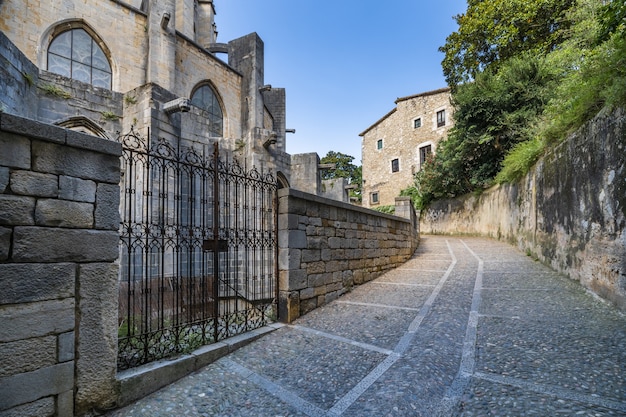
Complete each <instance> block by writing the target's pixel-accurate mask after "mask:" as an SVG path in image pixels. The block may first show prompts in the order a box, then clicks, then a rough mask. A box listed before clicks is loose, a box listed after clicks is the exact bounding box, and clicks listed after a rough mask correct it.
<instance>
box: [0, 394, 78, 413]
mask: <svg viewBox="0 0 626 417" xmlns="http://www.w3.org/2000/svg"><path fill="white" fill-rule="evenodd" d="M54 412H55V409H54V397H46V398H42V399H40V400H37V401H33V402H32V403H28V404H23V405H19V406H17V407H13V408H11V409H9V410H4V411H2V412H0V415H1V416H2V417H40V416H52V415H54ZM62 415H67V416H70V415H72V414H62Z"/></svg>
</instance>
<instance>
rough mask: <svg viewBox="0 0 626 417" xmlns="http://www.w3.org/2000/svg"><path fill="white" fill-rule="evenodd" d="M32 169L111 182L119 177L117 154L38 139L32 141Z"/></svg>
mask: <svg viewBox="0 0 626 417" xmlns="http://www.w3.org/2000/svg"><path fill="white" fill-rule="evenodd" d="M33 169H34V170H36V171H40V172H50V173H54V174H60V175H68V176H72V177H78V178H83V179H88V180H94V181H102V182H108V183H112V184H117V183H118V182H119V179H120V168H119V158H118V157H117V156H114V155H106V154H100V153H90V152H85V151H84V150H81V149H75V148H68V147H67V146H60V145H56V144H52V143H46V142H39V141H35V142H34V143H33Z"/></svg>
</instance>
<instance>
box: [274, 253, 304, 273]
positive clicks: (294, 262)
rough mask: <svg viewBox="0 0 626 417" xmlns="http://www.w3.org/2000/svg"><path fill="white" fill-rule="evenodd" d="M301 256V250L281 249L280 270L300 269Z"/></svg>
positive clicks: (279, 257) (279, 256) (279, 254)
mask: <svg viewBox="0 0 626 417" xmlns="http://www.w3.org/2000/svg"><path fill="white" fill-rule="evenodd" d="M301 256H302V255H301V251H300V250H299V249H280V250H279V251H278V269H283V270H284V269H288V270H291V269H300V265H301V262H300V259H301Z"/></svg>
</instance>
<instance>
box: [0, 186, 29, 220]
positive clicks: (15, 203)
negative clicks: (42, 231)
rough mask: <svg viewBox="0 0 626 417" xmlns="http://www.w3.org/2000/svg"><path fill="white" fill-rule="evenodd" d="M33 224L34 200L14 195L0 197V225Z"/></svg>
mask: <svg viewBox="0 0 626 417" xmlns="http://www.w3.org/2000/svg"><path fill="white" fill-rule="evenodd" d="M32 224H35V199H34V198H32V197H23V196H15V195H7V194H2V195H0V225H8V226H17V225H32Z"/></svg>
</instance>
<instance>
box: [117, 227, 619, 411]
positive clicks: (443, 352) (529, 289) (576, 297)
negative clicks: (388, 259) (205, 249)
mask: <svg viewBox="0 0 626 417" xmlns="http://www.w3.org/2000/svg"><path fill="white" fill-rule="evenodd" d="M559 415H563V416H626V317H625V316H624V315H623V314H621V313H619V312H618V311H616V310H615V309H614V308H612V307H611V306H609V305H607V304H606V303H605V302H603V301H601V300H599V299H598V298H596V297H594V296H592V295H591V294H589V293H588V292H586V291H584V290H583V288H582V287H581V286H580V285H579V284H578V283H576V282H573V281H570V280H568V279H567V278H566V277H563V276H561V275H559V274H557V273H555V272H553V271H551V270H550V269H548V268H546V267H545V266H543V265H541V264H540V263H538V262H535V261H533V260H532V259H531V258H528V257H526V256H524V255H523V254H521V253H520V252H519V251H517V250H516V249H515V248H513V247H511V246H508V245H506V244H504V243H501V242H496V241H492V240H486V239H476V238H465V237H463V238H457V237H434V236H427V237H423V238H422V242H421V244H420V247H419V249H418V251H417V252H416V254H415V256H414V257H413V258H412V259H411V260H409V261H408V262H406V263H405V264H404V265H403V266H402V267H400V268H397V269H394V270H392V271H390V272H388V273H386V274H385V275H383V276H381V277H380V278H378V279H377V280H375V281H372V282H370V283H368V284H365V285H362V286H358V287H356V288H354V290H353V291H352V292H350V293H349V294H346V295H344V296H343V297H341V298H340V299H338V300H336V301H334V302H332V303H330V304H327V305H326V306H324V307H322V308H319V309H317V310H315V311H312V312H311V313H309V314H307V315H305V316H304V317H301V318H300V319H299V320H297V321H296V322H295V323H294V324H293V325H290V326H284V327H281V328H280V329H278V330H276V331H274V332H272V333H270V334H268V335H266V336H264V337H263V338H261V339H259V340H257V341H255V342H253V343H251V344H249V345H247V346H245V347H243V348H241V349H239V350H238V351H236V352H234V353H232V354H230V355H229V356H226V357H224V358H222V359H220V360H218V361H217V362H215V363H213V364H211V365H209V366H207V367H206V368H204V369H202V370H201V371H199V372H196V373H194V374H193V375H190V376H188V377H186V378H184V379H182V380H180V381H178V382H176V383H174V384H172V385H170V386H168V387H166V388H164V389H162V390H160V391H158V392H156V393H154V394H153V395H151V396H149V397H147V398H145V399H143V400H140V401H139V402H137V403H135V404H133V405H131V406H129V407H126V408H124V409H121V410H117V411H115V412H113V413H111V414H110V416H111V417H122V416H151V417H154V416H233V417H234V416H268V417H274V416H354V417H356V416H359V417H361V416H559Z"/></svg>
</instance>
